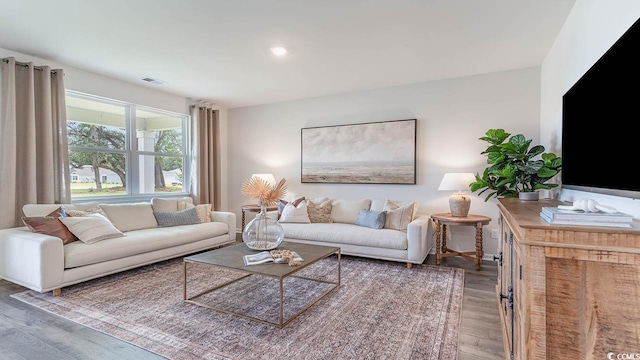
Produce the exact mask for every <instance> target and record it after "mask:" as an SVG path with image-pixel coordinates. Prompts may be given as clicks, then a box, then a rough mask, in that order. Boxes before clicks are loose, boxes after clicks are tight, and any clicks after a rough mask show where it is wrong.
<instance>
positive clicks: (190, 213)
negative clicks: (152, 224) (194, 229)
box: [153, 207, 200, 227]
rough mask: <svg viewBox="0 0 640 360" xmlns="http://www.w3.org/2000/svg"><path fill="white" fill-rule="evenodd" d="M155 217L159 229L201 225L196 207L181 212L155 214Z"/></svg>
mask: <svg viewBox="0 0 640 360" xmlns="http://www.w3.org/2000/svg"><path fill="white" fill-rule="evenodd" d="M153 215H154V216H155V217H156V221H157V222H158V227H169V226H178V225H192V224H200V218H199V217H198V212H197V211H196V208H195V207H193V208H189V209H185V210H180V211H167V212H154V213H153Z"/></svg>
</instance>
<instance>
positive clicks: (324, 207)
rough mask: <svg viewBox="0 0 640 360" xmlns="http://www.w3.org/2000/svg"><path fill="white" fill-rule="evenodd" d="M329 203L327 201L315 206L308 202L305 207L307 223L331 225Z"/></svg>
mask: <svg viewBox="0 0 640 360" xmlns="http://www.w3.org/2000/svg"><path fill="white" fill-rule="evenodd" d="M332 208H333V206H332V205H331V201H330V200H327V201H325V202H323V203H321V204H315V203H312V202H309V205H308V207H307V213H308V214H309V221H310V222H312V223H332V222H333V219H331V209H332Z"/></svg>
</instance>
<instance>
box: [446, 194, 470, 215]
mask: <svg viewBox="0 0 640 360" xmlns="http://www.w3.org/2000/svg"><path fill="white" fill-rule="evenodd" d="M470 207H471V198H470V197H469V196H467V195H465V194H463V193H462V192H457V193H455V194H453V195H451V197H450V198H449V209H450V210H451V215H452V216H456V217H465V216H467V215H469V208H470Z"/></svg>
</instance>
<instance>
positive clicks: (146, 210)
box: [100, 202, 158, 231]
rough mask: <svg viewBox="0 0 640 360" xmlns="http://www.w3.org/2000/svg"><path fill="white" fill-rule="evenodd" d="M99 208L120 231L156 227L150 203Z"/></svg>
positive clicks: (111, 205)
mask: <svg viewBox="0 0 640 360" xmlns="http://www.w3.org/2000/svg"><path fill="white" fill-rule="evenodd" d="M100 207H101V208H102V210H103V211H104V212H105V213H106V214H107V217H108V218H109V220H110V221H111V223H113V225H114V226H115V227H117V228H118V230H120V231H132V230H140V229H148V228H155V227H158V223H157V222H156V218H155V216H153V208H152V207H151V203H148V202H142V203H131V204H100Z"/></svg>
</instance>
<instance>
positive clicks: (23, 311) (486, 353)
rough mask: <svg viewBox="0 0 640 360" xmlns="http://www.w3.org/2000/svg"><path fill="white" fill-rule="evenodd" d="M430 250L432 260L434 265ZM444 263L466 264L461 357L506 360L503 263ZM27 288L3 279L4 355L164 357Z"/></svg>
mask: <svg viewBox="0 0 640 360" xmlns="http://www.w3.org/2000/svg"><path fill="white" fill-rule="evenodd" d="M434 260H435V259H434V258H433V256H432V255H429V257H428V258H427V260H426V261H425V263H426V264H433V263H434ZM442 265H444V266H451V267H458V268H462V269H465V275H464V276H465V279H464V280H465V285H464V298H463V305H462V321H461V324H460V326H461V329H460V335H459V336H460V337H459V348H458V356H459V359H460V360H470V359H474V360H482V359H491V360H494V359H504V355H503V349H502V334H501V332H500V320H499V315H498V306H497V304H496V297H495V284H496V274H497V267H496V264H495V263H494V262H485V263H484V264H483V266H482V270H480V271H476V270H475V267H474V264H473V263H472V262H470V261H468V260H464V259H461V258H453V257H450V258H446V259H444V260H443V263H442ZM24 290H26V289H25V288H23V287H21V286H18V285H15V284H12V283H10V282H7V281H5V280H0V359H2V360H5V359H29V360H38V359H47V360H48V359H56V360H63V359H118V360H120V359H123V360H126V359H131V360H142V359H145V360H146V359H163V357H160V356H158V355H155V354H153V353H150V352H148V351H146V350H143V349H141V348H138V347H136V346H134V345H131V344H128V343H126V342H123V341H120V340H117V339H115V338H113V337H111V336H108V335H105V334H103V333H101V332H98V331H94V330H92V329H89V328H87V327H84V326H82V325H78V324H76V323H74V322H71V321H68V320H65V319H63V318H61V317H58V316H56V315H52V314H50V313H48V312H45V311H42V310H39V309H36V308H34V307H32V306H30V305H27V304H24V303H22V302H20V301H18V300H15V299H13V298H11V297H10V296H9V295H10V294H13V293H17V292H20V291H24Z"/></svg>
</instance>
